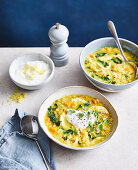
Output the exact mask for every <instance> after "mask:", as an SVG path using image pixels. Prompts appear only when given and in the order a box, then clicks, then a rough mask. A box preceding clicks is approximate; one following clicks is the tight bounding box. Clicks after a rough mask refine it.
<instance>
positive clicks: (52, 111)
mask: <svg viewBox="0 0 138 170" xmlns="http://www.w3.org/2000/svg"><path fill="white" fill-rule="evenodd" d="M45 124H46V126H47V128H48V130H49V131H50V133H51V134H52V136H53V137H54V138H56V139H57V140H58V141H60V142H61V143H63V144H65V145H68V146H71V147H90V146H94V145H96V144H98V143H100V142H102V141H104V140H105V139H106V138H107V137H108V135H109V134H110V132H112V128H113V118H112V114H111V113H109V112H108V110H107V108H106V107H105V105H104V104H103V103H102V102H101V101H99V100H98V99H96V98H94V97H92V96H88V95H79V94H78V95H76V94H75V95H67V96H64V97H62V98H60V99H58V100H56V101H55V102H53V104H52V105H51V106H50V107H49V108H48V110H47V112H46V115H45Z"/></svg>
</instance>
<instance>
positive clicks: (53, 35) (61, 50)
mask: <svg viewBox="0 0 138 170" xmlns="http://www.w3.org/2000/svg"><path fill="white" fill-rule="evenodd" d="M48 35H49V38H50V41H51V43H52V45H51V46H50V50H51V52H50V58H51V59H52V60H53V62H54V64H55V66H57V67H62V66H65V65H66V64H67V63H68V58H69V57H68V54H67V53H68V44H67V43H66V42H67V40H68V36H69V31H68V29H67V28H66V27H65V26H64V25H61V24H59V23H56V25H54V26H52V27H51V28H50V30H49V33H48Z"/></svg>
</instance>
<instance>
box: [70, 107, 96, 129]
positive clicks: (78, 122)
mask: <svg viewBox="0 0 138 170" xmlns="http://www.w3.org/2000/svg"><path fill="white" fill-rule="evenodd" d="M88 112H89V113H88ZM67 120H68V121H69V122H70V123H71V124H73V125H74V126H75V127H76V128H78V129H79V128H80V129H85V128H86V127H88V125H89V122H91V123H92V124H94V122H95V120H96V117H95V116H94V115H93V114H92V110H90V111H80V110H72V109H68V110H67Z"/></svg>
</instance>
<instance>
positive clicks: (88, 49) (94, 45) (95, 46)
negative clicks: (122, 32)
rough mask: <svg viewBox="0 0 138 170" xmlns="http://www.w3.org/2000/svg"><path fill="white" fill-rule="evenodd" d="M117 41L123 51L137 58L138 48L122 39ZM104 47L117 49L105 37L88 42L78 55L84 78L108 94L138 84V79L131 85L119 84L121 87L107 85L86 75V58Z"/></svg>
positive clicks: (113, 43) (109, 38)
mask: <svg viewBox="0 0 138 170" xmlns="http://www.w3.org/2000/svg"><path fill="white" fill-rule="evenodd" d="M119 40H120V43H121V46H122V47H123V48H124V49H126V50H128V51H130V52H131V53H132V54H134V55H135V56H137V57H138V46H137V45H136V44H134V43H133V42H131V41H128V40H125V39H122V38H119ZM104 47H117V46H116V43H115V41H114V39H113V38H111V37H107V38H100V39H97V40H94V41H92V42H90V43H89V44H87V45H86V46H85V47H84V49H83V50H82V52H81V54H80V66H81V69H82V71H83V73H84V75H85V76H86V78H87V79H88V80H89V81H90V82H91V83H92V84H93V85H95V86H96V87H97V88H99V89H101V90H104V91H108V92H120V91H123V90H125V89H128V88H130V87H132V86H133V85H134V84H136V83H137V82H138V79H137V80H135V81H133V82H131V83H127V84H121V85H115V84H107V83H103V82H101V81H98V80H96V79H94V78H92V77H91V76H89V75H88V74H87V72H86V71H85V68H84V62H85V59H86V57H87V56H88V55H89V54H90V53H92V52H95V51H97V50H99V49H100V48H104Z"/></svg>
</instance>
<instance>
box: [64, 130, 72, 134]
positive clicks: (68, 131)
mask: <svg viewBox="0 0 138 170" xmlns="http://www.w3.org/2000/svg"><path fill="white" fill-rule="evenodd" d="M65 133H70V134H71V135H73V130H72V129H68V130H67V131H66V132H65Z"/></svg>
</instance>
